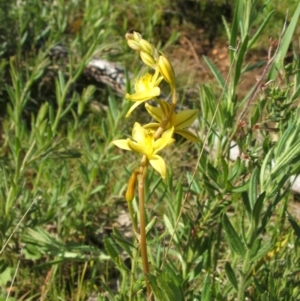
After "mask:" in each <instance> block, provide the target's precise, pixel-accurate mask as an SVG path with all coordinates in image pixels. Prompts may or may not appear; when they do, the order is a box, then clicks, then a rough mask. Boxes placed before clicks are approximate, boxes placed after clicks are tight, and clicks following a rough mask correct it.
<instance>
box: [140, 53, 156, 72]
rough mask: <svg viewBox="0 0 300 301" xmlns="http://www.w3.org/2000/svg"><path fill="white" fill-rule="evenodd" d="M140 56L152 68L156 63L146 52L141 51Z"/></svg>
mask: <svg viewBox="0 0 300 301" xmlns="http://www.w3.org/2000/svg"><path fill="white" fill-rule="evenodd" d="M140 56H141V59H142V61H143V62H144V64H145V65H147V66H149V67H151V68H153V67H154V66H155V64H156V61H155V60H154V58H153V57H152V56H151V55H150V54H149V53H147V52H144V51H141V52H140Z"/></svg>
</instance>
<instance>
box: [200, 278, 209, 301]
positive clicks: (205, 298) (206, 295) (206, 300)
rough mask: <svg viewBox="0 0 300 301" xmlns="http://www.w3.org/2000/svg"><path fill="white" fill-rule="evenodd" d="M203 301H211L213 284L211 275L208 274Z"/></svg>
mask: <svg viewBox="0 0 300 301" xmlns="http://www.w3.org/2000/svg"><path fill="white" fill-rule="evenodd" d="M201 301H211V282H210V278H209V274H207V275H206V277H205V279H204V283H203V288H202V294H201Z"/></svg>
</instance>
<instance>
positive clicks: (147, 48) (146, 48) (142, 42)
mask: <svg viewBox="0 0 300 301" xmlns="http://www.w3.org/2000/svg"><path fill="white" fill-rule="evenodd" d="M139 43H140V46H141V50H142V51H144V52H147V53H149V54H150V55H152V54H153V49H154V47H153V46H152V45H151V44H150V43H149V42H148V41H147V40H145V39H140V41H139Z"/></svg>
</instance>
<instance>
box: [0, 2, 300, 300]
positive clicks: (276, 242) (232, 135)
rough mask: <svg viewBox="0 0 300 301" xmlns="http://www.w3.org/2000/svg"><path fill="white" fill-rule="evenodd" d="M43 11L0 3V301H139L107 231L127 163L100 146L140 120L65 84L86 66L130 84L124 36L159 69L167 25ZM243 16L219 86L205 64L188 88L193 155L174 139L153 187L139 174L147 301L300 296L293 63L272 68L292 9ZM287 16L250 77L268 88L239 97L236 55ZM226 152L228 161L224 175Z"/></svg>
mask: <svg viewBox="0 0 300 301" xmlns="http://www.w3.org/2000/svg"><path fill="white" fill-rule="evenodd" d="M55 3H56V4H54V3H53V1H43V2H41V1H38V0H31V1H26V2H20V1H10V2H9V3H8V2H7V1H3V0H0V5H1V8H2V10H1V11H0V16H1V20H2V21H1V25H0V42H1V48H0V54H1V61H0V62H1V63H0V83H1V85H0V105H1V117H0V118H1V127H0V133H1V136H0V141H1V143H0V173H1V181H0V250H1V251H0V300H87V299H88V297H90V296H91V295H92V293H94V294H95V295H96V296H97V297H96V300H146V297H145V296H146V293H145V292H146V291H145V282H144V278H143V274H142V268H141V260H140V254H139V251H138V244H137V241H136V239H135V238H134V236H133V237H131V238H124V237H123V236H124V227H116V225H117V219H118V216H119V215H120V212H121V211H122V210H125V211H127V204H126V201H125V199H124V194H125V191H126V186H127V181H128V179H129V176H130V174H131V173H132V171H133V169H134V168H136V167H137V165H138V163H137V162H138V161H137V160H139V157H138V156H136V155H134V154H131V153H129V152H123V151H121V150H119V149H117V148H116V147H114V146H113V145H111V141H113V140H114V139H119V138H122V137H127V136H129V135H130V134H131V128H132V124H133V123H134V121H135V120H136V119H137V118H139V120H140V121H141V120H143V119H144V115H143V113H141V112H142V110H141V111H138V112H137V113H135V114H133V116H132V117H131V118H129V119H125V118H124V116H125V114H126V112H127V110H128V107H129V104H128V100H126V99H123V98H122V97H118V96H116V95H115V94H114V93H113V92H112V91H111V90H110V89H106V90H105V91H102V92H101V91H99V90H98V89H95V87H92V86H89V87H85V89H84V90H82V91H74V89H72V87H73V84H74V82H76V80H77V79H78V78H79V77H80V75H81V72H82V69H83V68H84V66H85V65H86V63H87V62H88V61H89V60H90V59H91V58H92V57H93V55H94V54H95V53H96V54H97V55H98V56H100V57H103V58H106V59H109V60H112V61H118V62H120V63H121V64H123V65H124V66H125V67H126V68H127V70H128V71H129V72H133V73H134V74H137V73H138V72H139V70H140V67H141V66H142V64H141V62H140V60H139V57H138V55H137V54H136V53H134V52H133V51H131V50H130V49H129V47H128V46H127V44H126V40H125V38H124V35H125V33H126V32H127V31H128V30H136V31H139V32H141V33H142V35H143V36H144V37H145V38H146V39H148V40H150V41H151V42H153V43H156V44H159V45H161V46H160V49H162V50H163V51H164V54H165V55H166V56H167V57H168V49H169V48H168V46H169V45H172V44H174V43H176V40H177V38H178V33H177V31H178V30H179V29H180V22H179V21H178V15H180V12H178V11H176V5H174V4H173V5H172V6H171V5H170V6H168V1H155V3H153V4H151V5H150V2H149V1H134V0H131V1H121V2H118V1H116V2H115V3H114V2H113V1H108V0H107V1H101V4H99V3H100V2H99V1H95V0H90V1H75V0H71V1H56V2H55ZM178 3H179V2H178ZM247 3H248V4H249V3H250V1H246V0H245V1H239V5H240V6H238V5H236V6H235V7H236V10H235V11H234V10H233V11H232V19H231V21H230V22H229V23H227V34H228V35H229V36H228V41H230V42H231V43H230V45H231V46H232V47H233V48H235V47H236V45H237V43H238V41H240V47H239V49H237V50H236V51H234V50H229V52H230V56H229V60H230V65H231V69H230V72H229V74H228V76H227V77H224V76H223V75H222V74H221V72H220V71H219V70H218V69H217V67H216V66H215V65H213V64H212V62H211V61H210V60H209V58H206V63H207V66H208V69H209V70H210V71H211V72H212V74H213V75H214V77H215V78H216V81H215V82H214V83H203V84H201V85H199V95H198V96H197V98H196V99H193V101H192V102H191V100H190V101H187V102H186V103H187V104H189V103H193V105H194V106H195V107H196V108H199V109H200V113H199V116H198V120H199V135H200V137H201V139H202V140H203V142H204V143H203V145H202V144H201V145H191V144H189V143H187V142H184V141H182V140H180V139H177V141H176V144H175V146H173V147H172V148H170V149H167V150H166V151H165V152H163V153H162V155H163V156H164V158H165V160H166V161H167V164H168V177H167V179H166V180H165V181H163V180H161V178H160V177H159V175H158V174H157V173H155V172H153V170H151V169H150V170H149V174H148V177H147V182H146V196H147V197H146V215H147V221H148V223H149V224H151V229H150V230H149V232H148V236H147V239H148V251H149V254H150V255H149V260H150V263H151V265H150V269H151V271H150V275H149V281H150V284H151V287H152V290H153V292H154V294H155V296H156V299H157V300H161V301H165V300H201V301H208V300H240V301H241V300H246V299H245V298H246V297H247V298H248V299H247V300H262V301H264V300H274V301H275V300H276V301H277V300H286V301H290V300H299V298H300V290H299V281H300V279H299V267H298V262H299V250H298V247H299V237H300V228H299V220H297V217H296V212H294V211H293V210H292V209H291V208H292V207H291V206H290V205H289V204H291V203H293V202H294V195H293V194H292V193H291V192H290V189H289V186H290V183H289V180H288V178H289V177H290V176H291V175H294V174H298V173H299V170H300V163H299V158H300V151H299V147H298V144H299V143H298V142H299V139H300V137H299V133H300V131H299V127H300V123H299V107H298V103H299V95H300V88H299V87H300V85H299V82H300V75H299V69H300V64H299V56H298V57H297V55H296V54H295V56H294V60H293V62H291V63H289V64H288V65H285V64H284V62H283V59H284V56H285V54H286V53H287V51H288V49H289V45H290V42H291V40H294V41H296V42H295V43H297V39H296V38H297V35H298V36H299V33H298V32H297V30H298V28H297V22H299V9H300V8H299V6H297V3H296V2H295V1H291V3H290V2H289V1H284V3H285V6H283V7H284V8H281V7H280V6H279V5H278V6H277V5H275V6H274V4H273V3H270V4H269V6H267V7H266V9H267V11H265V12H264V13H263V15H258V17H257V18H256V19H255V20H254V18H250V11H248V12H247V10H246V6H245V5H246V4H247ZM259 4H261V1H260V3H259ZM249 5H250V4H249ZM289 5H291V9H290V15H289V18H288V20H289V22H288V27H287V30H286V32H285V33H284V35H283V36H282V39H281V43H280V44H279V46H278V47H279V49H278V50H279V51H278V56H277V57H276V58H275V59H274V61H271V62H270V68H268V66H267V65H265V66H264V67H263V70H265V71H266V74H265V76H264V77H263V78H262V81H261V83H263V84H265V83H266V81H268V80H272V82H271V83H270V84H269V85H266V86H263V89H262V86H259V84H260V82H259V81H258V82H257V83H256V84H254V85H253V87H251V88H250V89H249V93H246V96H245V97H244V98H241V97H240V96H239V95H238V93H237V91H238V88H239V85H240V83H241V75H243V74H245V73H246V72H247V67H248V66H247V61H245V58H246V57H247V54H248V53H249V52H250V51H251V49H253V47H259V46H257V45H260V46H261V47H263V45H265V44H266V43H265V42H264V38H262V37H264V36H269V35H268V32H280V31H281V29H282V24H283V23H284V14H285V9H286V7H288V6H289ZM204 8H205V7H202V9H204ZM249 8H250V10H251V5H250V6H249ZM272 9H275V13H274V14H273V15H272V16H271V18H270V21H269V22H268V23H267V24H265V27H264V25H263V27H262V29H263V31H262V33H261V34H260V35H257V36H256V35H255V34H256V33H257V32H258V30H259V27H260V26H262V24H263V20H264V19H265V17H264V16H267V15H268V13H269V12H271V11H272ZM170 10H171V14H170ZM252 13H253V14H255V13H256V10H255V9H254V10H253V11H252ZM293 15H294V19H292V17H293ZM166 16H167V17H166ZM170 16H171V21H170V20H169V19H168V18H170ZM183 17H184V16H183ZM77 18H79V19H80V20H81V26H80V28H79V30H78V31H76V32H74V31H75V24H76V23H75V21H76V20H77ZM278 18H280V20H281V21H280V22H279V21H278ZM187 21H188V22H189V21H190V20H187ZM172 24H173V25H174V24H176V26H174V28H175V31H174V30H173V29H174V28H172ZM278 24H281V26H280V27H279V28H278V27H277V26H278ZM225 25H226V24H225ZM169 26H171V27H169ZM211 26H213V25H211ZM208 27H209V26H208ZM166 36H167V38H166ZM221 36H222V37H223V38H224V36H226V33H225V32H223V33H221ZM41 41H43V43H42V46H41V47H39V43H41ZM58 43H61V44H64V45H66V47H67V48H68V50H69V52H70V58H69V62H67V63H65V64H64V65H65V67H64V72H61V73H59V74H58V75H57V76H56V79H55V83H54V84H53V86H52V88H51V89H50V90H51V91H50V92H49V91H48V90H46V88H45V86H43V85H42V86H41V85H40V82H41V79H42V78H43V73H44V71H45V69H46V68H47V67H48V66H51V65H52V63H51V62H50V60H49V58H48V56H47V54H48V52H49V50H50V49H51V48H52V47H53V46H54V45H56V44H58ZM295 43H294V45H296V44H295ZM296 47H299V45H298V46H297V45H296V46H295V48H296ZM290 49H292V47H291V48H290ZM266 50H267V49H266ZM275 51H276V46H275V47H274V49H273V53H275ZM57 64H59V62H58V63H57ZM278 72H279V73H280V76H278ZM262 75H263V71H261V74H260V76H262ZM182 80H183V79H182ZM178 85H179V88H180V86H184V85H185V83H184V82H181V81H180V82H179V83H178ZM39 89H41V90H39ZM44 89H45V90H44ZM256 89H257V93H256V94H252V95H251V92H252V91H255V90H256ZM216 91H217V92H216ZM219 91H221V93H219ZM95 104H97V105H95ZM241 117H242V119H243V121H244V122H245V124H244V125H243V126H242V123H241V120H240V119H241ZM231 140H234V141H236V143H237V144H238V146H239V149H240V151H241V157H240V158H239V159H237V160H236V161H234V162H233V161H230V160H229V152H230V141H231ZM134 210H135V212H136V211H137V204H136V200H135V201H134ZM129 229H130V228H129Z"/></svg>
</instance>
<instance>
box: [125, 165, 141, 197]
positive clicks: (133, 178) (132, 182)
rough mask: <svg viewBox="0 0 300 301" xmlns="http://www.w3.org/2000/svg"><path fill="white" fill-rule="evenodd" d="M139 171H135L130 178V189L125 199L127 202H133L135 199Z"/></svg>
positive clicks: (128, 188)
mask: <svg viewBox="0 0 300 301" xmlns="http://www.w3.org/2000/svg"><path fill="white" fill-rule="evenodd" d="M138 173H139V171H138V170H135V171H134V172H133V173H132V175H131V176H130V178H129V181H128V187H127V190H126V194H125V199H126V201H127V202H131V201H132V200H133V198H134V191H135V186H136V179H137V175H138Z"/></svg>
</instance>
